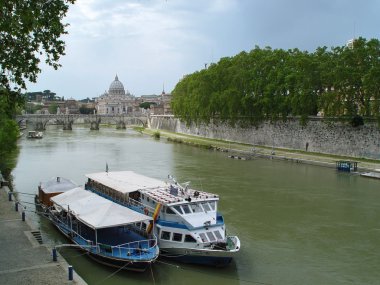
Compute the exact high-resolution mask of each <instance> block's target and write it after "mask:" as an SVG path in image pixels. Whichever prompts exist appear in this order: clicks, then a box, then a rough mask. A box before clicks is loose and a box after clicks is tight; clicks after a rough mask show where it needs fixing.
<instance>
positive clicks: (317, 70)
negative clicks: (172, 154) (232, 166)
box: [172, 38, 380, 125]
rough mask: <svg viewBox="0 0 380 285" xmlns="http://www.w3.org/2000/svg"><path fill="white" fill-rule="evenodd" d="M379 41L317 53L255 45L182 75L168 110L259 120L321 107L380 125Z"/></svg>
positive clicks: (303, 115)
mask: <svg viewBox="0 0 380 285" xmlns="http://www.w3.org/2000/svg"><path fill="white" fill-rule="evenodd" d="M379 77H380V42H379V40H376V39H372V40H370V41H366V40H365V39H363V38H359V39H356V40H355V41H354V45H353V48H352V49H350V48H348V47H346V46H342V47H335V48H332V49H331V50H327V48H326V47H319V48H317V49H316V51H315V52H313V53H310V52H307V51H300V50H298V49H292V50H287V51H285V50H282V49H274V50H273V49H271V48H270V47H265V48H263V49H262V48H259V47H257V46H256V47H255V48H254V49H253V50H251V51H250V52H248V53H247V52H241V53H239V54H237V55H236V56H233V57H224V58H221V59H220V60H219V62H218V63H217V64H212V65H210V67H209V68H207V69H202V70H201V71H197V72H194V73H193V74H190V75H187V76H185V77H184V78H183V79H182V80H181V81H180V82H179V83H178V84H177V85H176V86H175V88H174V90H173V92H172V94H173V99H172V110H173V112H174V114H175V115H176V116H178V117H179V118H180V119H182V120H184V121H185V122H186V123H187V124H190V123H195V124H199V123H208V122H210V120H211V119H214V118H216V119H218V120H219V121H221V122H226V123H229V124H231V125H234V124H235V123H237V122H239V123H240V124H243V125H246V124H253V125H257V124H258V123H259V122H261V121H263V120H269V121H271V122H275V121H277V120H279V119H282V120H286V119H287V117H288V116H289V115H293V116H299V117H300V119H301V120H300V123H301V124H306V123H307V120H308V118H309V116H315V115H316V114H317V113H318V111H323V112H324V113H325V115H326V116H332V117H344V118H348V119H353V118H355V117H356V116H357V115H360V116H366V117H374V118H377V120H378V121H379V125H380V83H379V80H378V78H379Z"/></svg>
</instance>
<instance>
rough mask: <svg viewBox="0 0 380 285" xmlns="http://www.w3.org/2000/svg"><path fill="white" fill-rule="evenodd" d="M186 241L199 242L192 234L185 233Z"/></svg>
mask: <svg viewBox="0 0 380 285" xmlns="http://www.w3.org/2000/svg"><path fill="white" fill-rule="evenodd" d="M185 242H197V241H196V240H195V238H193V237H192V236H191V235H185Z"/></svg>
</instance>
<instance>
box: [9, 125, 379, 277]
mask: <svg viewBox="0 0 380 285" xmlns="http://www.w3.org/2000/svg"><path fill="white" fill-rule="evenodd" d="M19 146H20V154H19V157H18V163H17V166H16V168H15V169H14V171H13V174H14V182H15V187H16V191H19V192H25V193H37V186H38V184H39V183H40V182H41V181H46V180H48V179H50V178H51V177H54V176H62V177H66V178H70V179H72V180H73V181H75V182H76V183H78V184H80V185H83V184H84V183H85V177H84V175H85V174H86V173H92V172H101V171H105V167H106V163H107V164H108V167H109V171H120V170H133V171H135V172H138V173H141V174H144V175H147V176H151V177H155V178H158V179H165V178H166V177H167V175H168V174H172V175H173V176H175V177H176V178H177V180H178V181H180V182H185V181H191V185H192V186H193V187H194V188H199V189H203V190H205V191H208V192H215V193H217V194H219V195H220V197H221V201H220V203H219V211H221V212H222V213H223V215H224V218H225V222H226V224H227V231H228V232H229V234H236V235H238V236H239V238H240V240H241V243H242V247H241V251H240V252H239V253H238V255H237V256H236V258H235V259H234V261H233V262H232V263H231V264H230V265H229V266H228V267H227V268H223V269H220V268H209V267H202V266H192V265H185V264H180V263H175V262H174V261H172V260H170V259H159V260H158V261H157V262H156V263H155V264H154V265H153V266H152V268H151V270H148V271H146V272H145V273H134V272H129V271H121V272H115V269H113V268H108V267H104V266H102V265H99V264H97V263H96V262H94V261H93V260H91V259H89V258H88V257H87V256H84V255H83V254H82V253H81V252H80V251H77V250H75V249H66V250H62V252H61V253H62V254H63V255H64V256H65V258H66V259H67V260H68V262H69V263H70V264H72V265H73V267H74V270H75V271H76V272H77V273H78V274H80V275H81V276H82V277H83V279H84V280H85V281H87V282H88V283H89V284H168V285H170V284H175V285H178V284H183V285H194V284H195V285H201V284H218V285H222V284H285V285H286V284H292V285H294V284H379V282H380V222H379V217H380V180H373V179H369V178H363V177H360V176H357V175H352V174H347V173H338V172H336V171H335V170H334V169H331V168H323V167H318V166H311V165H303V164H296V163H292V162H285V161H274V160H267V159H254V160H249V161H241V160H233V159H229V158H227V155H226V153H221V152H215V151H210V150H204V149H199V148H195V147H191V146H186V145H181V144H173V143H169V142H167V141H166V139H163V138H161V140H155V139H153V138H151V137H149V136H146V135H142V134H140V133H138V132H135V131H133V130H115V129H112V128H101V129H100V131H90V130H89V128H87V127H84V126H83V127H75V128H74V130H73V131H63V130H61V129H60V128H59V127H56V126H50V127H49V128H48V129H47V131H46V132H45V136H44V138H43V139H41V140H28V139H27V138H25V137H23V138H21V139H20V141H19ZM19 199H20V200H22V201H25V202H32V201H33V199H32V197H31V196H30V195H24V194H20V195H19ZM25 205H27V209H28V210H31V211H32V210H34V208H33V205H31V204H25ZM26 213H27V218H29V219H31V220H32V221H33V222H34V223H35V225H36V226H37V227H39V228H40V229H41V231H42V235H43V240H44V243H45V244H48V245H55V244H60V243H67V241H66V240H65V239H64V238H62V236H61V235H60V233H59V232H58V231H57V230H56V229H55V228H54V227H53V226H52V225H51V224H50V223H49V222H48V221H47V220H45V219H42V218H41V219H40V218H39V217H38V216H37V215H35V214H34V213H33V212H29V211H27V212H26Z"/></svg>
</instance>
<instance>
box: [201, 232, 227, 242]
mask: <svg viewBox="0 0 380 285" xmlns="http://www.w3.org/2000/svg"><path fill="white" fill-rule="evenodd" d="M199 236H200V238H201V240H202V241H203V242H213V241H217V240H222V239H223V237H222V235H221V234H220V232H219V231H218V230H216V231H212V232H211V231H209V232H205V233H200V234H199Z"/></svg>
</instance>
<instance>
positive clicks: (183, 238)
mask: <svg viewBox="0 0 380 285" xmlns="http://www.w3.org/2000/svg"><path fill="white" fill-rule="evenodd" d="M160 237H161V239H162V240H171V241H176V242H192V243H196V242H197V241H196V240H195V238H193V237H192V236H191V235H187V234H182V233H175V232H168V231H161V235H160Z"/></svg>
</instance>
